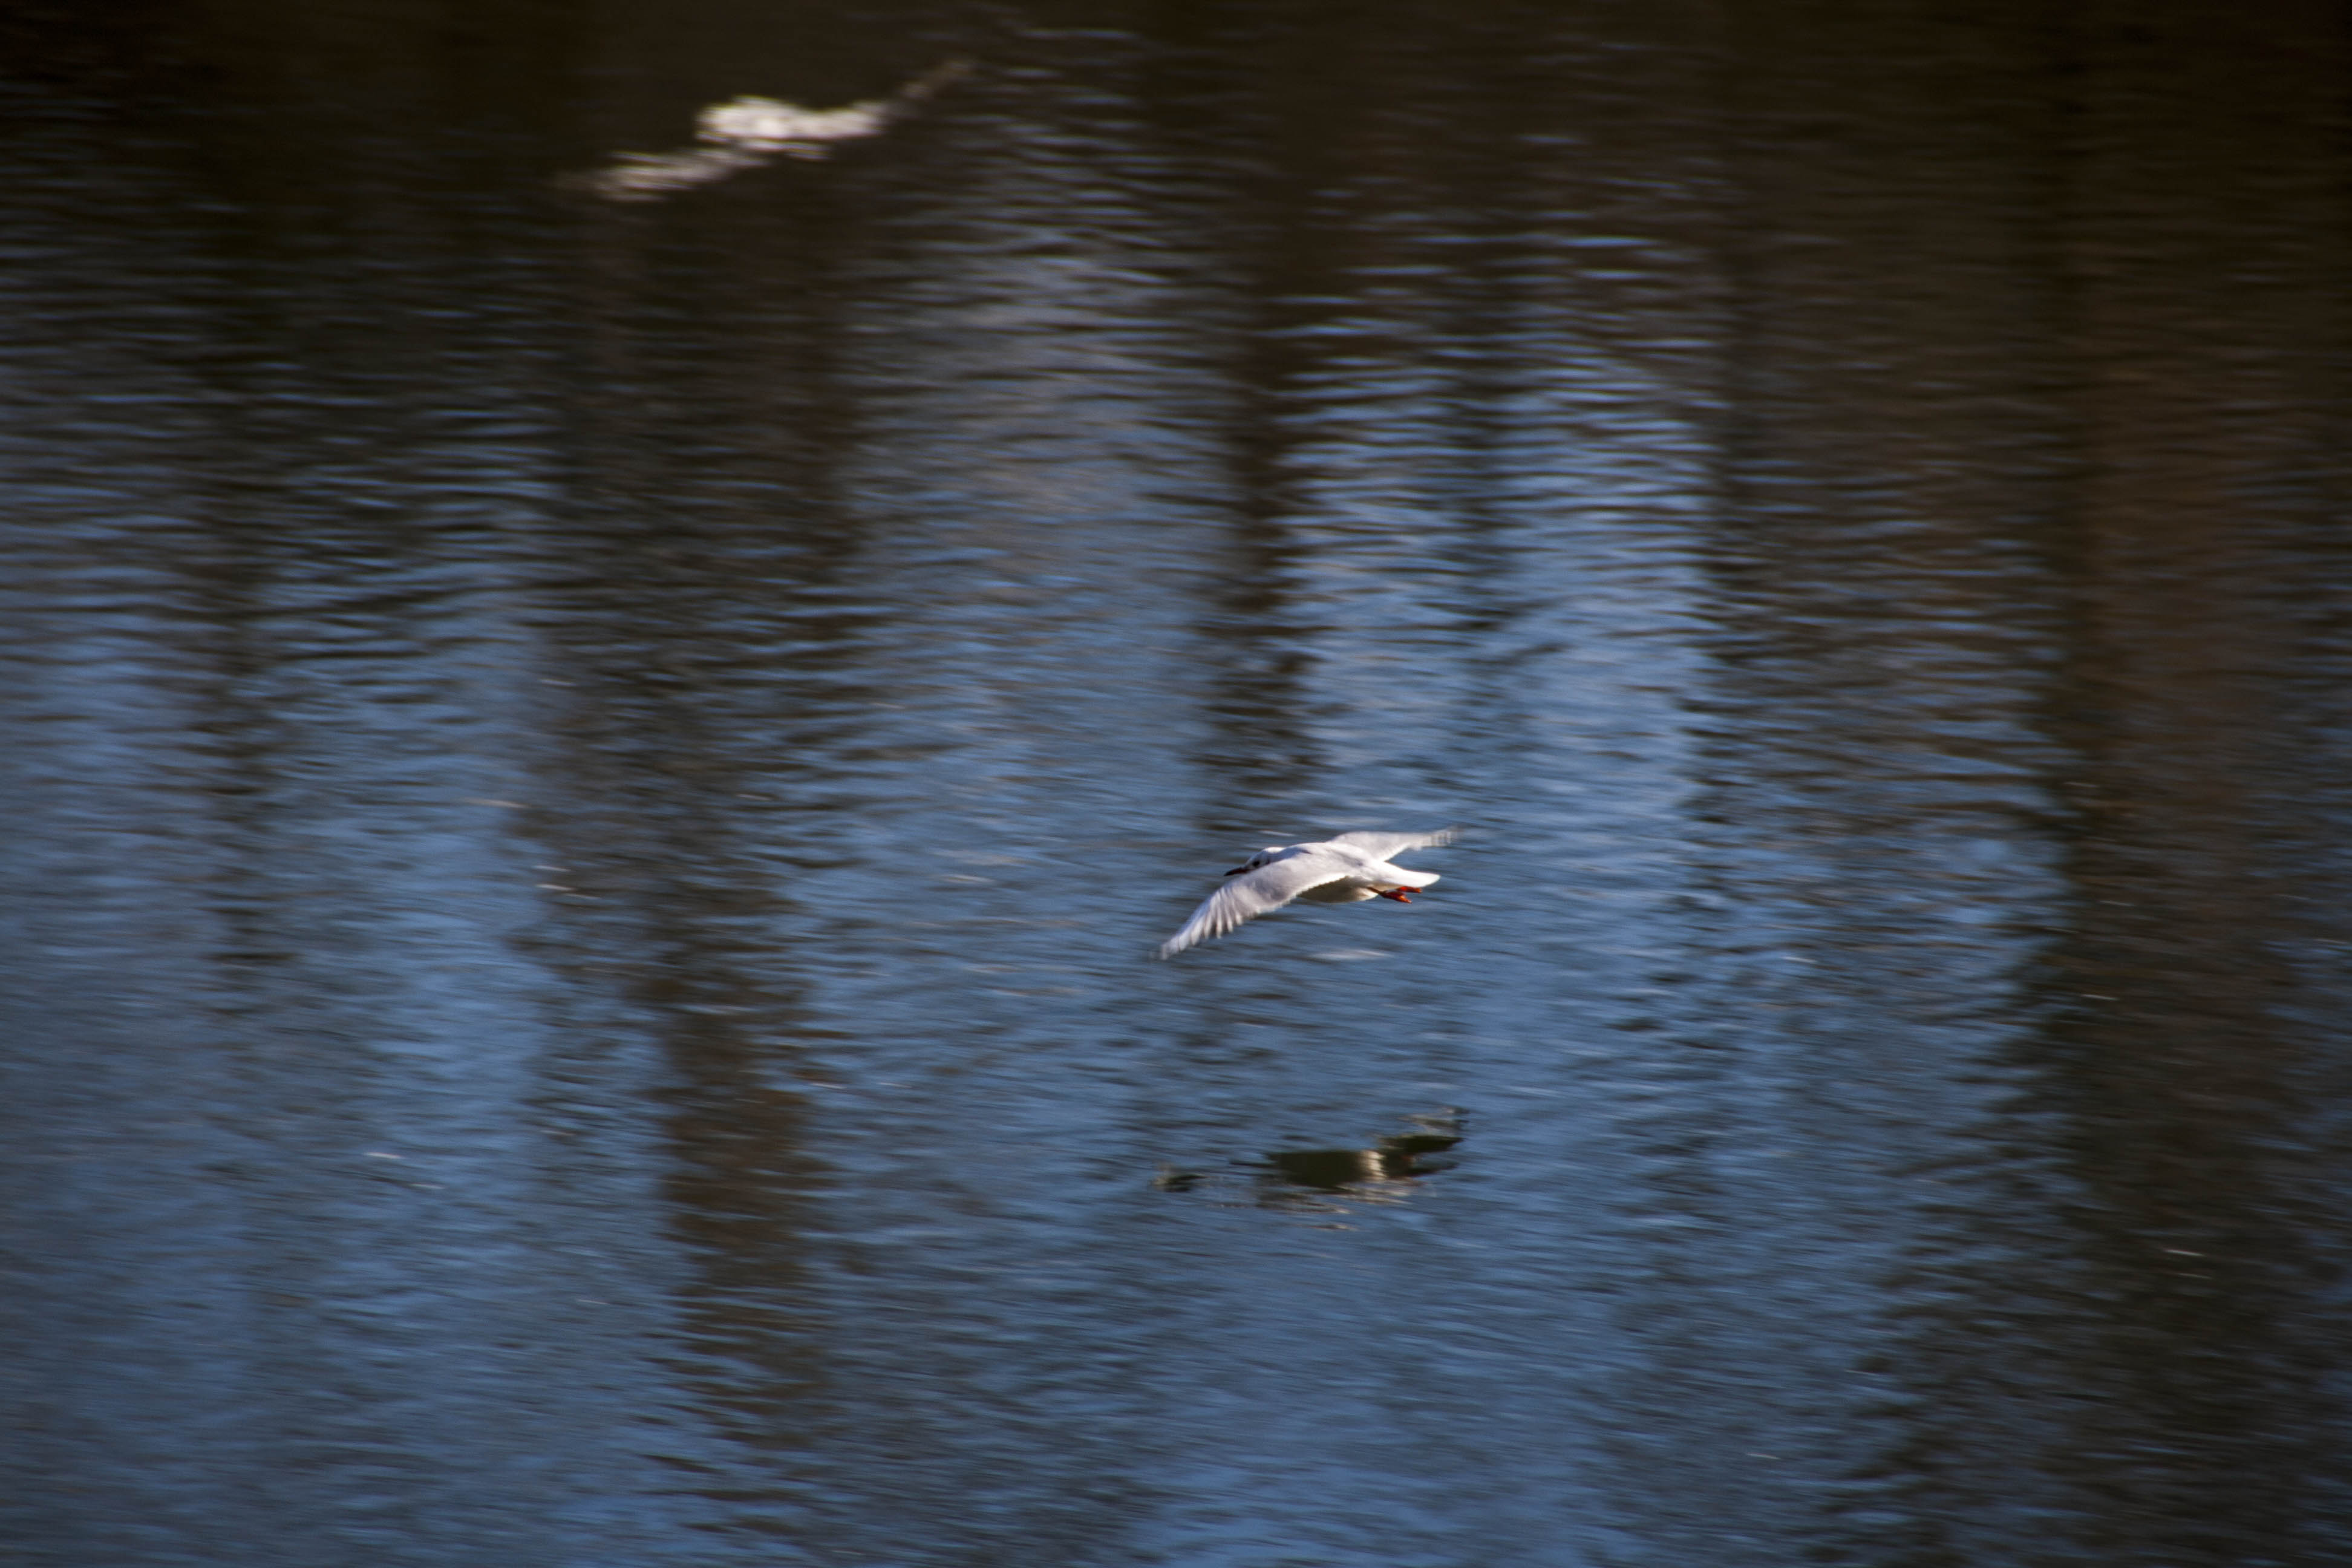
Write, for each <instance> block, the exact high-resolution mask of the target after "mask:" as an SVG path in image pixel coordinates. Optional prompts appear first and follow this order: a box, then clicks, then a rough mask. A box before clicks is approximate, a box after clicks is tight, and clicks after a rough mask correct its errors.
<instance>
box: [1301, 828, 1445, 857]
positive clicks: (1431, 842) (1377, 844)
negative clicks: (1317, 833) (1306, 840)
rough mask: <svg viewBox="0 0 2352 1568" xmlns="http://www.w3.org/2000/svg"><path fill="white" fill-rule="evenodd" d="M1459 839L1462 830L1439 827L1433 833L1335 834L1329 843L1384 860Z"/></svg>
mask: <svg viewBox="0 0 2352 1568" xmlns="http://www.w3.org/2000/svg"><path fill="white" fill-rule="evenodd" d="M1459 837H1462V830H1461V829H1460V828H1458V827H1441V828H1439V829H1438V830H1437V831H1436V832H1434V833H1335V834H1333V835H1332V836H1331V842H1332V843H1334V844H1345V845H1347V846H1348V847H1349V848H1351V849H1360V850H1362V851H1363V852H1364V853H1365V854H1367V855H1369V856H1370V857H1371V858H1373V859H1375V860H1386V859H1388V858H1391V857H1392V856H1397V855H1402V854H1403V853H1404V852H1405V851H1406V850H1408V849H1428V848H1434V847H1436V846H1438V845H1440V844H1451V843H1453V842H1454V840H1455V839H1457V838H1459Z"/></svg>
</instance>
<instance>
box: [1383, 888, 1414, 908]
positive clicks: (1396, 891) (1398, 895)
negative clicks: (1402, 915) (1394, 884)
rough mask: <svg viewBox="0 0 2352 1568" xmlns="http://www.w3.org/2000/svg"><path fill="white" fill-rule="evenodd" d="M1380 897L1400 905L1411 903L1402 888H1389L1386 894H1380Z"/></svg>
mask: <svg viewBox="0 0 2352 1568" xmlns="http://www.w3.org/2000/svg"><path fill="white" fill-rule="evenodd" d="M1381 897H1382V898H1384V899H1394V900H1396V901H1397V902H1398V903H1401V904H1409V903H1411V902H1412V899H1411V898H1409V897H1407V896H1406V894H1405V890H1404V889H1402V888H1391V889H1389V890H1388V891H1387V892H1385V893H1382V894H1381Z"/></svg>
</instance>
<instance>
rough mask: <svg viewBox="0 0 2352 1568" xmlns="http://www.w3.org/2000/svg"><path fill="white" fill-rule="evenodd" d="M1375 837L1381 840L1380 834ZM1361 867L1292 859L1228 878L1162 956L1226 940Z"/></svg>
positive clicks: (1327, 859) (1329, 858)
mask: <svg viewBox="0 0 2352 1568" xmlns="http://www.w3.org/2000/svg"><path fill="white" fill-rule="evenodd" d="M1374 837H1378V835H1375V836H1374ZM1355 870H1356V868H1355V867H1353V866H1351V865H1349V863H1348V862H1347V861H1345V860H1343V859H1341V858H1339V856H1337V855H1328V854H1316V853H1312V852H1309V853H1307V854H1303V855H1292V856H1287V857H1286V858H1283V859H1280V860H1271V861H1268V862H1267V863H1266V864H1265V865H1263V866H1260V867H1259V868H1257V869H1256V870H1255V871H1245V872H1244V873H1242V874H1241V875H1240V876H1238V877H1228V878H1227V879H1225V885H1224V886H1223V887H1222V888H1219V889H1217V890H1216V891H1215V892H1213V893H1211V894H1210V895H1209V896H1208V897H1207V898H1205V899H1202V900H1201V907H1200V908H1199V909H1197V910H1193V911H1192V919H1191V920H1189V921H1185V922H1184V928H1183V929H1182V930H1181V931H1178V932H1177V933H1176V934H1175V935H1174V936H1171V937H1170V938H1169V939H1168V940H1167V941H1166V942H1161V943H1160V957H1162V958H1173V957H1175V956H1176V955H1177V954H1178V953H1180V952H1183V951H1184V950H1185V949H1186V948H1188V947H1191V946H1192V944H1193V943H1194V942H1206V941H1208V940H1209V939H1210V938H1211V937H1213V936H1223V935H1224V934H1225V933H1226V932H1227V931H1231V930H1233V929H1234V927H1235V926H1237V925H1239V924H1241V923H1242V922H1243V921H1245V920H1249V919H1251V918H1252V917H1253V916H1256V915H1262V914H1264V913H1265V912H1266V911H1267V910H1278V909H1280V908H1282V906H1283V905H1285V904H1286V903H1288V902H1290V900H1293V899H1295V898H1297V896H1298V895H1299V894H1301V893H1303V892H1305V891H1307V889H1309V888H1319V887H1321V886H1322V885H1323V884H1324V883H1326V882H1336V881H1338V880H1339V879H1340V878H1342V877H1346V876H1351V875H1353V874H1354V872H1355Z"/></svg>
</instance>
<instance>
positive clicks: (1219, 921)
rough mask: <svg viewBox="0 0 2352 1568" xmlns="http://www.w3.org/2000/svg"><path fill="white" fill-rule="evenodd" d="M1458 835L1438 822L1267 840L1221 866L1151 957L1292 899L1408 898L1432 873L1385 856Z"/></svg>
mask: <svg viewBox="0 0 2352 1568" xmlns="http://www.w3.org/2000/svg"><path fill="white" fill-rule="evenodd" d="M1458 837H1461V834H1460V832H1459V831H1458V830H1457V829H1454V828H1451V827H1445V828H1440V829H1439V830H1438V831H1437V832H1435V833H1341V834H1338V835H1336V836H1334V837H1330V838H1328V839H1325V840H1323V841H1322V842H1320V843H1315V844H1269V845H1267V846H1266V847H1265V848H1263V849H1261V850H1259V851H1258V852H1257V853H1256V854H1255V855H1253V856H1251V857H1250V858H1248V859H1246V860H1244V861H1243V862H1242V863H1241V864H1240V865H1238V866H1236V867H1234V868H1233V869H1232V870H1230V871H1228V872H1226V873H1225V875H1226V876H1227V877H1229V878H1231V879H1232V880H1231V881H1228V882H1227V883H1226V884H1225V885H1224V886H1223V887H1222V888H1219V889H1217V890H1216V891H1215V892H1213V893H1211V894H1210V895H1209V896H1208V897H1207V898H1205V899H1203V900H1201V907H1200V908H1199V909H1197V910H1193V911H1192V919H1191V920H1189V921H1185V922H1184V928H1183V929H1182V930H1181V931H1178V932H1177V933H1176V934H1175V935H1174V936H1171V937H1170V938H1169V939H1168V940H1167V941H1166V942H1161V943H1160V952H1159V956H1160V957H1161V958H1173V957H1175V956H1176V955H1177V954H1178V953H1180V952H1183V951H1184V950H1185V949H1186V948H1188V947H1191V946H1192V944H1193V943H1194V942H1206V941H1208V940H1209V939H1210V938H1211V937H1213V936H1223V935H1224V934H1225V933H1226V932H1227V931H1231V930H1233V929H1234V927H1235V926H1237V925H1240V924H1241V923H1242V922H1243V921H1245V920H1249V919H1251V918H1252V917H1254V916H1256V915H1262V914H1265V912H1266V911H1267V910H1278V909H1280V908H1282V906H1283V905H1285V904H1286V903H1288V902H1290V900H1293V899H1304V900H1307V902H1308V903H1310V904H1352V903H1356V902H1358V901H1359V900H1364V899H1392V900H1395V901H1396V902H1398V903H1400V904H1409V903H1411V902H1412V899H1411V897H1409V896H1408V895H1409V893H1410V891H1411V890H1412V889H1416V888H1426V887H1427V886H1429V885H1430V884H1431V883H1432V882H1434V881H1436V880H1437V873H1436V872H1434V871H1411V870H1407V869H1406V868H1404V867H1402V866H1391V864H1389V857H1390V856H1391V855H1402V854H1403V853H1404V852H1405V851H1406V850H1408V849H1419V848H1423V847H1426V846H1430V845H1436V844H1451V843H1453V842H1454V840H1455V839H1456V838H1458Z"/></svg>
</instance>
